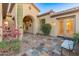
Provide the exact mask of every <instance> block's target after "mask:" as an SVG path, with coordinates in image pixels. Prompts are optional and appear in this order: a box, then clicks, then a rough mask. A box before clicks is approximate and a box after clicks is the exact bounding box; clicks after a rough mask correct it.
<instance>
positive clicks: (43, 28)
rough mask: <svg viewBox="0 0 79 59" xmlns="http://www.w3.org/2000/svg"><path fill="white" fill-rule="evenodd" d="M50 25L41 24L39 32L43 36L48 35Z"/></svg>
mask: <svg viewBox="0 0 79 59" xmlns="http://www.w3.org/2000/svg"><path fill="white" fill-rule="evenodd" d="M51 28H52V27H51V25H50V24H42V25H41V30H42V32H43V34H44V35H49V34H50V31H51Z"/></svg>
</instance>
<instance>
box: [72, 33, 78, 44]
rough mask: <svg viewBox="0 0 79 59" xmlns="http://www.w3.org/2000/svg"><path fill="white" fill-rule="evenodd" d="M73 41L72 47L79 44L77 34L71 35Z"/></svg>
mask: <svg viewBox="0 0 79 59" xmlns="http://www.w3.org/2000/svg"><path fill="white" fill-rule="evenodd" d="M73 41H74V45H76V44H77V43H79V33H74V35H73Z"/></svg>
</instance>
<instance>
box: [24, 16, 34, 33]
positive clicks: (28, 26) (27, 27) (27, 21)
mask: <svg viewBox="0 0 79 59" xmlns="http://www.w3.org/2000/svg"><path fill="white" fill-rule="evenodd" d="M23 32H24V33H33V19H32V17H31V16H25V17H24V18H23Z"/></svg>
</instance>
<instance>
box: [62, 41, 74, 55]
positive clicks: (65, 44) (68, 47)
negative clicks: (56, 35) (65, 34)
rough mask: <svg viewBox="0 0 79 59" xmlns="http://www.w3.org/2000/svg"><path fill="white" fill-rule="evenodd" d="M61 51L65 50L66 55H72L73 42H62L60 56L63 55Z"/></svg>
mask: <svg viewBox="0 0 79 59" xmlns="http://www.w3.org/2000/svg"><path fill="white" fill-rule="evenodd" d="M63 49H65V50H67V51H68V54H69V55H70V52H72V53H73V50H74V42H73V41H72V40H64V42H63V43H62V44H61V55H63V53H62V51H63Z"/></svg>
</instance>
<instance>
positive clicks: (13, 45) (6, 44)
mask: <svg viewBox="0 0 79 59" xmlns="http://www.w3.org/2000/svg"><path fill="white" fill-rule="evenodd" d="M0 48H2V49H8V50H9V51H14V52H19V49H20V41H19V40H14V41H10V42H8V41H2V42H0ZM9 48H10V49H9Z"/></svg>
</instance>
